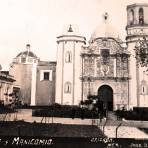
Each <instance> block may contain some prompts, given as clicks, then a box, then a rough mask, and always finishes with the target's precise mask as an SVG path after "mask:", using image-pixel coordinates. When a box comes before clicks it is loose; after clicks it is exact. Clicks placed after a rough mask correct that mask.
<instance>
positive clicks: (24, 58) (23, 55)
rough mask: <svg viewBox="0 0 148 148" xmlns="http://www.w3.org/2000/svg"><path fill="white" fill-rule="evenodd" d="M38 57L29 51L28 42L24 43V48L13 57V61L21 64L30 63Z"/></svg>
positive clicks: (34, 61)
mask: <svg viewBox="0 0 148 148" xmlns="http://www.w3.org/2000/svg"><path fill="white" fill-rule="evenodd" d="M38 60H39V58H38V57H37V56H36V55H35V54H34V53H33V52H32V51H30V44H27V45H26V50H25V51H22V52H20V53H19V54H18V55H17V56H16V57H15V58H14V59H13V62H14V63H21V64H32V63H37V62H38Z"/></svg>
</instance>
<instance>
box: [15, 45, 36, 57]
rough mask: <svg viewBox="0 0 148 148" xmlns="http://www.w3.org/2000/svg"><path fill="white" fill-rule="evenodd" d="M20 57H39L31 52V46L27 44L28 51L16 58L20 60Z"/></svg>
mask: <svg viewBox="0 0 148 148" xmlns="http://www.w3.org/2000/svg"><path fill="white" fill-rule="evenodd" d="M18 57H32V58H37V56H36V55H35V54H34V53H33V52H32V51H30V44H27V45H26V51H23V52H20V53H19V54H18V55H17V56H16V58H18Z"/></svg>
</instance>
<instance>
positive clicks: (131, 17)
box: [126, 3, 148, 108]
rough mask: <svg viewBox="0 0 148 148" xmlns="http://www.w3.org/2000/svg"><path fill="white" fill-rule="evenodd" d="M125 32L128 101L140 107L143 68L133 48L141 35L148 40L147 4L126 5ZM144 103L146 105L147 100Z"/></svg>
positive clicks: (131, 104) (141, 104) (142, 100)
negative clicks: (127, 55)
mask: <svg viewBox="0 0 148 148" xmlns="http://www.w3.org/2000/svg"><path fill="white" fill-rule="evenodd" d="M126 32H127V36H126V43H127V47H128V50H129V52H130V54H131V55H130V61H129V68H130V70H129V71H130V72H129V76H130V80H129V103H130V106H131V108H132V107H134V106H137V107H142V106H144V105H143V102H144V99H143V96H142V93H141V83H142V81H143V71H144V68H143V67H141V66H140V65H138V62H137V59H136V58H135V57H136V53H135V50H134V49H135V47H136V45H137V43H138V41H139V40H143V37H145V38H146V40H148V4H145V3H141V4H132V5H128V6H127V26H126ZM144 97H145V96H144ZM144 104H145V103H144ZM146 104H147V106H148V102H147V103H146Z"/></svg>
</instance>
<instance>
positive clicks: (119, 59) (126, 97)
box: [55, 4, 148, 110]
mask: <svg viewBox="0 0 148 148" xmlns="http://www.w3.org/2000/svg"><path fill="white" fill-rule="evenodd" d="M147 16H148V5H147V4H133V5H129V6H127V26H126V31H127V36H126V43H123V41H121V40H120V39H119V38H118V33H119V32H115V29H114V28H113V27H112V25H111V23H110V21H109V17H108V14H107V13H105V15H104V22H103V24H102V25H101V26H98V27H97V28H96V30H95V31H94V33H93V34H92V36H91V38H90V40H89V45H88V46H86V45H85V44H86V39H85V37H83V36H82V35H80V34H79V32H78V29H77V27H76V26H73V25H70V26H68V27H67V30H66V31H65V32H64V33H63V35H61V36H59V37H58V38H57V46H58V51H57V66H56V98H55V101H56V102H57V103H60V104H67V105H79V104H80V101H81V100H86V99H87V98H88V96H90V95H96V96H99V98H100V99H101V100H102V101H103V102H104V103H105V104H106V107H107V108H108V110H116V109H119V108H122V107H124V108H126V109H131V108H133V107H148V76H147V75H146V67H141V65H138V62H137V59H136V58H135V57H136V53H135V50H134V49H135V47H136V45H137V43H138V41H139V40H143V37H146V38H147V37H148V17H147Z"/></svg>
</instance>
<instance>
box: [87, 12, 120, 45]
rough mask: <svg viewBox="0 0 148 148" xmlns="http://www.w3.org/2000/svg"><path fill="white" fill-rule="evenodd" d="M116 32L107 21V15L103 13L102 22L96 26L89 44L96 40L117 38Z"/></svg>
mask: <svg viewBox="0 0 148 148" xmlns="http://www.w3.org/2000/svg"><path fill="white" fill-rule="evenodd" d="M118 36H119V35H118V31H117V29H115V27H114V26H113V25H112V24H111V22H110V21H109V20H108V14H107V13H105V15H104V21H103V22H102V24H100V25H98V26H97V27H96V29H95V31H94V32H93V33H92V35H91V38H90V42H92V41H95V40H96V39H97V38H108V37H110V38H114V39H116V38H118Z"/></svg>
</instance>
